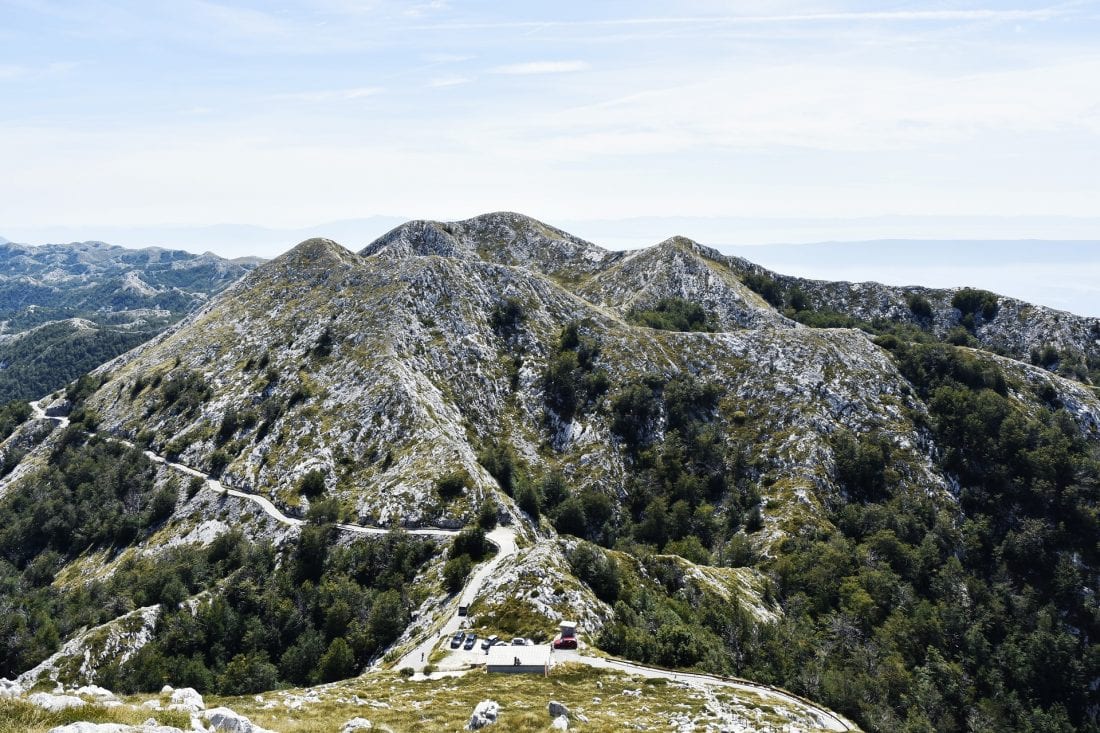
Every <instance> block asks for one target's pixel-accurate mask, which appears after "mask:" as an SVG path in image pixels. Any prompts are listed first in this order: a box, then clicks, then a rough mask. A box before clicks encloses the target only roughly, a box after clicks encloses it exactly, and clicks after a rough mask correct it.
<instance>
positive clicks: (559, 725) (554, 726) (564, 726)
mask: <svg viewBox="0 0 1100 733" xmlns="http://www.w3.org/2000/svg"><path fill="white" fill-rule="evenodd" d="M550 728H551V730H569V718H568V717H566V716H564V715H559V716H558V717H556V718H554V719H553V720H552V721H550Z"/></svg>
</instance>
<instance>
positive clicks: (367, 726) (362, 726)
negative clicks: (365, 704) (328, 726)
mask: <svg viewBox="0 0 1100 733" xmlns="http://www.w3.org/2000/svg"><path fill="white" fill-rule="evenodd" d="M373 728H374V724H373V723H371V722H370V721H369V720H367V719H366V718H352V719H351V720H349V721H348V722H346V723H344V728H343V730H341V731H340V733H354V731H359V730H371V729H373Z"/></svg>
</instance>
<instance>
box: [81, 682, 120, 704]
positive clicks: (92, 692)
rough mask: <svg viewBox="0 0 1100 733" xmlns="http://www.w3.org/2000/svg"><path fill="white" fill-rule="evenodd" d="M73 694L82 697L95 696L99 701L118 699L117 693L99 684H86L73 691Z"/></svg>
mask: <svg viewBox="0 0 1100 733" xmlns="http://www.w3.org/2000/svg"><path fill="white" fill-rule="evenodd" d="M73 694H74V695H79V696H80V697H91V698H95V699H96V700H97V701H99V702H104V701H107V700H115V701H117V700H118V696H117V695H115V693H113V692H111V691H110V690H108V689H107V688H105V687H100V686H99V685H84V686H83V687H78V688H77V689H76V690H75V691H74V692H73Z"/></svg>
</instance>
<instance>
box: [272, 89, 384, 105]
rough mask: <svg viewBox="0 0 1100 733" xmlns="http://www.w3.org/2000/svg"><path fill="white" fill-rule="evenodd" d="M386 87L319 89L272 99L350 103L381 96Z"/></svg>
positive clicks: (280, 95) (277, 96)
mask: <svg viewBox="0 0 1100 733" xmlns="http://www.w3.org/2000/svg"><path fill="white" fill-rule="evenodd" d="M384 91H385V88H384V87H352V88H350V89H318V90H316V91H310V92H288V93H285V94H273V95H271V97H270V99H274V100H280V101H287V102H349V101H353V100H356V99H365V98H367V97H373V96H375V95H377V94H381V93H382V92H384Z"/></svg>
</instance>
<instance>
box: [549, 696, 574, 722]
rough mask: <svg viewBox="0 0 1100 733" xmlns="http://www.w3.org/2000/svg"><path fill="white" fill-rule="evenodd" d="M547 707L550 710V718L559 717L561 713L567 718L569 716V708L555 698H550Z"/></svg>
mask: <svg viewBox="0 0 1100 733" xmlns="http://www.w3.org/2000/svg"><path fill="white" fill-rule="evenodd" d="M547 708H549V710H550V717H551V718H560V717H561V716H563V715H564V716H565V717H567V718H568V717H569V708H567V707H565V705H563V704H562V703H560V702H558V701H557V700H551V701H550V704H549V705H548V706H547Z"/></svg>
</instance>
